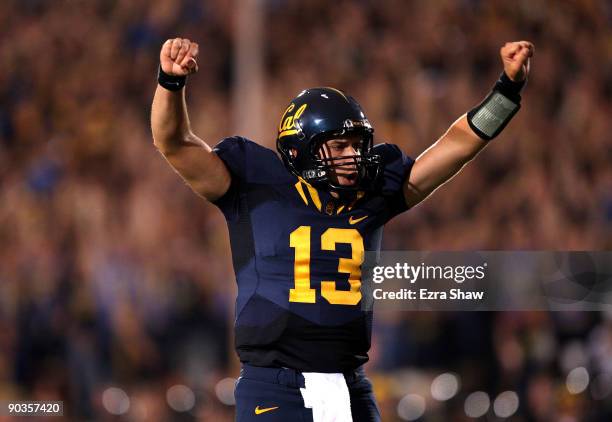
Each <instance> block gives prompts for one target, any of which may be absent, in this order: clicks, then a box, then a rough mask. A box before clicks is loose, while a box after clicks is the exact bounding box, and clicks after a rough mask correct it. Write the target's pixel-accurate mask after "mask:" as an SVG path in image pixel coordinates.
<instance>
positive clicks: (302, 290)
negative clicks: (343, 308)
mask: <svg viewBox="0 0 612 422" xmlns="http://www.w3.org/2000/svg"><path fill="white" fill-rule="evenodd" d="M289 241H290V242H289V245H290V246H291V247H292V248H294V249H295V262H294V265H293V272H294V277H295V288H293V289H291V290H289V302H300V303H315V302H316V292H315V289H312V288H311V287H310V226H300V227H298V228H297V229H295V230H294V231H293V232H292V233H291V235H290V236H289ZM338 243H346V244H349V245H351V258H340V259H339V263H338V272H339V273H348V274H349V279H348V282H349V284H350V286H351V288H350V290H336V282H335V281H322V282H321V296H323V297H324V298H325V299H326V300H327V301H328V302H329V303H331V304H332V305H356V304H358V303H359V301H360V300H361V290H360V288H361V264H362V263H363V250H364V248H363V238H362V237H361V235H360V234H359V232H358V231H357V230H355V229H336V228H330V229H327V230H325V233H323V234H322V235H321V249H322V250H324V251H335V250H336V245H337V244H338Z"/></svg>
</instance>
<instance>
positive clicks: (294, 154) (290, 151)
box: [289, 148, 298, 158]
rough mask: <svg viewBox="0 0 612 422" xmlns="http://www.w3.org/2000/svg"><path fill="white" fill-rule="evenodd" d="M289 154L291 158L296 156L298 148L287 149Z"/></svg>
mask: <svg viewBox="0 0 612 422" xmlns="http://www.w3.org/2000/svg"><path fill="white" fill-rule="evenodd" d="M289 155H290V156H291V158H296V157H297V155H298V150H297V148H290V149H289Z"/></svg>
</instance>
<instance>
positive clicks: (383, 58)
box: [0, 0, 612, 422]
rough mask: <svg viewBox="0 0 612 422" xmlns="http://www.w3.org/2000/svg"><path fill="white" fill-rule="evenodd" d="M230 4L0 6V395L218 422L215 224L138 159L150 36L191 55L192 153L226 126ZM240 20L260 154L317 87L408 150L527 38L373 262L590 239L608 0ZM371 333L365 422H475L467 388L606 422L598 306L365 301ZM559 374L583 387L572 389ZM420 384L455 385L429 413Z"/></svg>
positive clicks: (572, 245)
mask: <svg viewBox="0 0 612 422" xmlns="http://www.w3.org/2000/svg"><path fill="white" fill-rule="evenodd" d="M240 6H241V5H240V1H234V2H229V1H224V0H206V1H199V0H183V1H172V0H154V1H151V0H130V1H127V0H126V1H122V0H97V1H93V0H92V1H84V0H59V1H53V2H52V1H44V0H5V1H4V2H3V7H2V8H0V34H1V39H2V41H3V42H2V43H1V44H0V60H1V62H2V71H1V72H0V198H1V200H0V401H1V400H2V399H8V398H19V399H22V400H63V401H64V404H65V408H66V420H178V421H181V420H185V421H189V420H201V421H224V420H231V418H232V417H233V408H232V406H231V404H232V397H231V396H232V394H231V388H232V385H233V384H232V381H231V377H235V376H237V370H238V364H237V362H236V358H235V356H234V352H233V349H232V318H233V300H234V295H235V290H236V289H235V282H234V277H233V273H232V271H231V257H230V252H229V244H228V240H227V234H226V233H227V231H226V229H225V227H224V221H223V217H222V215H221V213H220V212H219V211H218V210H217V209H216V208H215V207H214V206H212V205H210V204H208V203H206V202H205V201H203V200H202V199H201V198H198V197H197V196H196V195H194V194H193V193H192V192H191V191H190V190H189V188H188V187H187V186H185V185H184V184H183V183H182V182H181V181H180V178H179V177H178V176H177V175H176V174H175V173H174V172H173V171H172V170H171V168H170V167H169V166H168V165H167V163H166V162H165V161H164V159H163V157H161V155H159V154H158V153H157V151H156V150H155V148H154V146H153V143H152V139H151V133H150V127H149V112H150V103H151V100H152V96H153V92H154V89H155V86H156V82H155V76H156V69H157V66H158V57H159V49H160V46H161V44H162V43H163V41H164V40H165V39H166V38H169V37H174V36H183V37H188V38H190V39H192V40H195V41H197V42H199V43H200V46H201V47H200V55H201V58H200V72H199V73H198V74H197V75H196V76H194V77H192V78H190V80H189V81H188V95H187V96H188V103H189V110H190V117H191V120H192V125H193V128H194V131H195V132H196V133H197V134H198V135H199V136H201V137H202V138H203V139H205V140H207V142H208V143H209V144H211V145H212V144H215V143H216V142H217V141H218V140H220V139H222V138H223V137H225V136H229V135H232V134H233V132H232V130H233V129H232V128H233V125H234V122H233V121H232V113H231V110H232V107H233V106H234V104H233V98H235V97H232V83H233V82H232V81H233V75H234V72H235V69H234V60H235V58H234V55H233V49H234V48H235V45H234V41H233V38H234V35H233V34H234V30H235V25H236V20H235V15H236V9H237V8H239V7H240ZM261 7H263V9H264V19H265V21H264V22H265V25H264V34H263V36H264V40H263V43H262V45H263V46H264V51H263V52H262V54H264V57H265V59H264V63H265V81H264V83H265V98H264V99H263V110H260V114H261V116H262V125H263V127H264V129H265V132H266V133H268V134H269V136H268V137H267V138H265V139H254V140H255V141H257V142H259V143H261V144H263V145H266V146H269V147H272V146H273V145H274V136H275V127H276V125H277V124H278V119H279V118H280V114H281V113H282V111H283V110H284V108H285V107H286V104H287V103H288V101H289V99H290V98H292V97H294V96H295V95H296V94H297V93H298V92H300V91H301V90H302V89H304V88H306V87H311V86H334V87H338V88H341V89H343V90H345V91H347V92H349V93H350V94H351V95H353V96H354V97H355V98H357V100H358V101H359V102H360V103H361V105H362V106H363V107H364V109H365V111H366V114H367V115H368V118H369V119H370V121H371V122H372V124H373V126H374V127H375V129H376V138H377V141H379V142H382V141H387V142H393V143H396V144H399V145H400V146H401V148H402V149H403V150H404V151H405V152H406V153H407V154H409V155H411V156H413V157H416V156H418V154H420V153H421V152H422V151H423V150H424V149H425V148H427V147H428V146H429V145H430V144H431V143H432V142H434V141H435V140H436V139H437V138H438V137H439V136H440V135H441V134H443V133H444V131H445V130H446V129H447V128H448V126H449V125H450V124H451V123H452V122H453V121H454V120H455V119H456V118H458V117H459V116H460V115H461V114H463V113H464V112H465V111H467V110H469V109H470V108H471V107H473V106H474V105H475V104H477V103H478V102H479V101H480V100H481V99H482V98H483V97H484V96H485V95H486V94H487V93H488V91H489V90H490V88H491V86H492V85H493V83H494V82H495V80H496V78H497V77H498V76H499V73H500V72H501V70H502V66H501V62H500V59H499V48H500V47H501V46H502V45H503V44H504V43H505V42H507V41H512V40H521V39H526V40H530V41H532V42H533V43H534V44H535V47H536V51H535V57H534V59H533V61H532V69H531V70H532V73H531V75H530V78H529V82H528V84H527V87H526V89H525V91H524V95H523V105H522V110H521V111H520V112H519V114H518V115H517V116H516V117H515V118H514V120H513V121H512V123H511V124H510V125H509V127H508V128H507V129H506V130H505V131H504V133H503V134H502V135H501V136H500V137H499V138H498V139H496V140H495V141H493V142H492V144H491V145H490V146H489V147H488V148H487V149H486V150H485V151H484V152H483V153H482V154H481V155H480V156H479V157H478V158H477V159H476V160H475V161H474V163H472V164H470V165H469V166H467V167H466V168H465V169H464V170H463V172H462V173H461V174H460V175H459V176H458V177H455V178H454V179H453V180H452V182H451V183H449V184H448V185H446V186H444V187H442V188H441V189H439V190H438V191H437V192H436V193H435V194H434V195H433V197H432V198H430V199H429V200H428V201H426V202H425V203H423V204H421V205H419V206H417V207H416V208H415V209H413V210H410V211H409V212H407V213H405V214H403V215H401V216H399V217H397V218H396V219H395V220H394V221H392V222H391V223H390V224H389V226H388V228H387V230H386V234H385V239H384V246H385V248H386V249H389V250H392V249H393V250H411V249H418V250H462V249H471V250H491V249H511V250H517V249H524V250H534V249H543V250H608V249H610V248H611V247H612V166H610V163H611V162H612V138H611V133H612V123H611V122H612V119H611V116H612V29H611V28H612V4H611V3H610V2H608V1H605V0H601V1H596V0H573V1H564V2H554V1H552V0H551V1H545V0H519V1H511V2H508V1H484V0H482V1H479V0H457V1H450V0H441V1H426V0H419V1H402V0H385V1H374V0H361V1H346V0H339V1H335V2H329V1H325V0H312V1H310V0H309V1H297V0H296V1H293V0H286V1H283V0H267V1H261ZM242 135H245V136H249V135H250V134H249V133H243V134H242ZM373 342H374V345H373V349H372V360H371V362H370V363H369V364H368V371H369V373H370V374H371V375H372V378H373V379H374V382H375V387H376V391H377V394H378V397H379V400H380V404H381V408H382V410H383V415H384V420H385V421H394V420H422V421H433V420H453V421H459V420H474V419H472V418H470V417H469V415H477V414H478V412H477V411H472V410H473V409H471V408H470V409H471V410H469V409H468V407H469V406H468V402H467V401H465V400H466V398H467V397H468V395H469V394H471V393H473V392H475V391H482V392H485V393H486V394H487V395H488V396H490V399H491V406H490V407H491V409H490V410H489V411H488V413H487V414H488V415H489V417H492V416H491V415H493V414H497V415H498V416H500V415H503V414H504V411H503V409H504V406H503V403H502V404H500V405H499V406H495V409H494V406H493V400H494V399H495V397H498V395H499V394H500V393H503V392H504V391H505V392H508V391H510V392H514V393H516V396H517V398H518V403H519V404H518V408H517V409H515V411H513V412H510V413H506V415H507V416H509V417H510V420H515V421H527V420H532V421H563V422H574V421H587V420H588V421H604V420H612V391H611V390H612V375H611V374H612V313H607V314H606V313H572V314H568V313H560V312H559V313H545V312H523V313H509V312H508V313H503V312H500V313H475V312H473V313H435V312H425V313H416V312H415V313H409V312H403V313H399V312H397V313H391V312H384V310H382V311H381V312H379V313H378V315H377V318H376V328H375V334H374V339H373ZM576 368H583V369H585V370H586V373H587V385H588V387H585V388H584V389H580V388H576V387H575V384H576V383H575V382H574V381H576V379H578V380H579V381H580V380H581V379H583V378H584V371H583V372H580V371H579V372H576V371H575V369H576ZM573 370H574V371H573ZM443 373H447V374H452V377H450V378H449V377H448V376H447V377H445V378H443V379H444V380H447V381H448V380H449V379H451V378H452V379H456V380H457V382H458V385H457V389H456V390H457V392H456V394H454V395H452V397H451V398H446V399H445V400H436V399H435V396H436V394H433V391H434V384H435V383H434V384H432V382H433V381H434V380H435V379H437V378H436V377H437V376H438V375H439V374H443ZM571 374H574V375H573V378H572V376H570V377H569V378H566V377H568V375H571ZM580 377H582V378H580ZM570 378H571V379H570ZM572 382H574V384H572ZM438 384H440V382H438ZM438 384H435V385H438ZM451 384H452V382H451ZM572 385H574V387H571V386H572ZM579 385H580V383H578V386H579ZM173 386H174V387H177V386H179V387H177V388H174V387H173ZM181 386H185V388H183V387H181ZM430 386H431V392H430ZM436 388H437V387H436ZM514 393H513V394H514ZM432 394H433V396H434V397H433V398H432ZM504 397H505V398H508V397H510V396H504ZM510 398H512V397H510ZM194 399H195V402H194ZM500 400H501V399H500ZM481 401H482V400H481ZM485 401H486V400H485ZM506 401H507V400H506ZM502 402H503V400H502ZM194 403H195V404H194ZM470 403H471V402H470ZM496 403H497V401H496ZM500 403H501V402H500ZM508 406H509V407H508ZM487 408H488V405H487ZM498 408H500V409H502V410H499V409H498ZM508 408H510V409H512V400H510V404H509V405H508V404H507V403H506V406H505V409H506V410H507V409H508ZM179 410H188V411H186V412H181V411H179ZM420 410H422V412H420V413H419V411H420ZM468 410H469V411H468ZM476 410H478V409H476ZM498 410H499V412H498ZM470 412H471V413H470ZM485 412H486V409H485ZM494 412H495V413H494ZM500 412H501V413H500ZM484 418H485V417H483V419H482V420H485V419H484ZM0 420H2V417H1V416H0ZM488 420H492V419H488Z"/></svg>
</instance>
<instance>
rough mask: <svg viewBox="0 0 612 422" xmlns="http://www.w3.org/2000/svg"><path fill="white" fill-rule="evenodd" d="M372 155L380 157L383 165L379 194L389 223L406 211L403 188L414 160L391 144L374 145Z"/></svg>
mask: <svg viewBox="0 0 612 422" xmlns="http://www.w3.org/2000/svg"><path fill="white" fill-rule="evenodd" d="M374 153H375V154H378V155H380V156H381V159H382V163H383V170H382V175H381V177H382V180H381V194H382V196H383V197H384V199H385V221H389V220H390V219H392V218H393V217H395V216H396V215H398V214H400V213H402V212H404V211H406V210H407V209H408V205H406V199H405V197H404V189H403V187H404V182H405V181H406V179H407V178H408V177H409V176H410V171H411V170H412V166H413V164H414V160H413V159H412V158H411V157H409V156H407V155H406V154H404V153H403V152H402V150H401V149H400V148H399V147H398V146H397V145H393V144H379V145H376V146H375V147H374Z"/></svg>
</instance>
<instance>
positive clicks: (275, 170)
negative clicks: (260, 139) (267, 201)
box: [213, 136, 289, 183]
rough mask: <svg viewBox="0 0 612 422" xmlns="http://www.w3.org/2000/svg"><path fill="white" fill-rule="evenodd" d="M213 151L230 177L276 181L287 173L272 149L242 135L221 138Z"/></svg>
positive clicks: (254, 181)
mask: <svg viewBox="0 0 612 422" xmlns="http://www.w3.org/2000/svg"><path fill="white" fill-rule="evenodd" d="M213 151H214V152H215V153H216V154H217V155H218V156H219V158H221V160H223V162H224V163H225V165H226V166H227V167H228V170H229V171H230V173H231V174H232V177H233V178H237V179H238V180H239V181H243V182H251V183H266V182H278V181H279V178H281V177H283V176H284V177H287V176H288V175H289V172H288V171H287V170H286V169H285V167H284V165H283V163H282V161H281V160H280V158H279V157H278V156H277V155H276V153H275V152H274V151H272V150H271V149H269V148H266V147H264V146H261V145H259V144H258V143H256V142H253V141H251V140H249V139H247V138H243V137H242V136H232V137H229V138H225V139H223V140H221V141H220V142H219V143H218V144H217V145H215V147H214V148H213ZM281 180H282V179H281Z"/></svg>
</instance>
